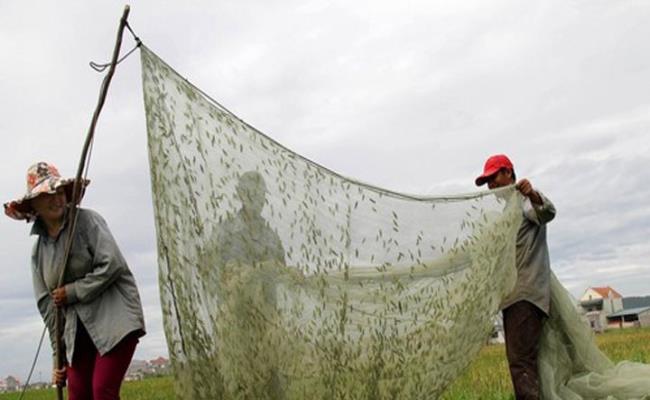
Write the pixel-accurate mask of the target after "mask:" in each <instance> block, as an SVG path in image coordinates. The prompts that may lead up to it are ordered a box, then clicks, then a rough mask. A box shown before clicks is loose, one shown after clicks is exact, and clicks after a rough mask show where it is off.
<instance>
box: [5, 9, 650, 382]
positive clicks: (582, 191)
mask: <svg viewBox="0 0 650 400" xmlns="http://www.w3.org/2000/svg"><path fill="white" fill-rule="evenodd" d="M123 6H124V4H123V3H119V2H114V1H94V2H85V1H81V0H79V1H58V2H36V1H29V0H25V1H20V2H17V1H15V2H10V1H4V2H0V52H2V54H3V60H2V62H0V110H1V111H0V115H1V116H2V117H1V118H0V135H2V141H3V143H4V145H3V146H1V148H0V158H1V159H2V166H3V172H2V173H1V174H0V194H1V195H2V198H0V200H2V202H6V201H9V200H12V199H15V198H18V197H21V196H22V195H23V194H24V192H25V172H26V170H27V167H28V166H29V165H31V164H32V163H34V162H36V161H41V160H43V161H49V162H52V163H54V164H55V165H57V166H58V167H59V170H60V171H61V173H62V174H64V175H68V176H73V175H74V174H75V172H76V169H77V164H78V162H79V157H80V153H81V149H82V146H83V141H84V139H85V136H86V132H87V129H88V126H89V124H90V120H91V115H92V112H93V110H94V108H95V104H96V101H97V96H98V93H99V85H100V83H101V80H102V78H103V75H102V74H99V73H97V72H95V71H93V70H92V69H91V68H89V66H88V62H89V61H95V62H107V61H109V59H110V56H111V52H112V49H113V45H114V40H115V34H116V31H117V26H118V22H119V18H120V16H121V15H122V11H123ZM648 20H650V3H649V2H647V1H640V0H639V1H634V0H629V1H624V2H623V1H605V0H543V1H542V0H537V1H527V2H521V1H517V0H490V1H485V0H466V1H465V0H464V1H441V0H422V1H415V0H414V1H402V2H389V1H383V0H381V1H377V0H373V1H370V0H359V1H355V2H349V1H344V0H332V1H323V0H320V1H314V0H301V1H298V0H286V1H282V2H269V1H262V0H258V1H247V0H243V1H237V2H213V1H192V2H172V1H134V2H132V3H131V14H130V17H129V21H130V24H131V26H132V28H133V30H134V31H135V32H136V33H137V35H138V36H139V37H140V38H141V39H142V41H143V42H144V43H145V44H146V45H147V46H148V47H149V48H150V49H152V50H153V51H154V52H156V53H157V54H158V55H159V56H160V57H161V58H163V59H164V60H165V61H167V62H168V63H169V64H170V65H172V66H173V67H174V68H175V69H176V70H177V71H179V72H180V73H181V74H183V75H184V76H185V77H186V78H188V79H189V80H190V81H191V82H192V83H194V84H195V85H196V86H198V87H200V88H201V89H203V90H204V91H205V92H207V93H209V94H210V95H211V96H212V97H214V98H215V99H217V100H218V101H219V102H220V103H221V104H223V105H225V106H226V107H228V108H229V109H230V110H231V111H233V112H234V113H235V114H237V115H238V116H239V117H240V118H242V119H244V120H245V121H247V122H248V123H250V124H251V125H253V126H255V127H256V128H258V129H260V130H261V131H263V132H265V133H266V134H268V135H269V136H271V137H272V138H273V139H275V140H277V141H279V142H280V143H282V144H283V145H285V146H287V147H288V148H290V149H292V150H294V151H296V152H298V153H300V154H302V155H304V156H306V157H308V158H310V159H312V160H314V161H316V162H318V163H320V164H322V165H324V166H326V167H328V168H330V169H332V170H334V171H336V172H339V173H341V174H343V175H345V176H349V177H353V178H355V179H358V180H361V181H365V182H368V183H371V184H374V185H377V186H381V187H385V188H388V189H391V190H395V191H402V192H407V193H414V194H430V195H444V194H454V193H467V192H472V191H475V190H477V188H476V187H474V186H473V181H474V178H475V177H476V176H477V175H478V174H479V173H480V172H481V170H482V166H483V163H484V161H485V159H486V158H487V157H488V156H489V155H491V154H495V153H506V154H508V155H509V156H510V158H511V159H512V161H513V162H514V165H515V169H516V171H517V175H518V177H520V178H523V177H526V178H528V179H530V181H531V182H532V184H533V186H534V187H535V188H537V189H538V190H540V191H542V192H544V193H545V194H546V195H547V196H548V197H549V198H550V199H551V200H552V201H553V202H554V203H555V206H556V208H557V210H558V214H557V217H556V219H555V220H554V221H553V222H551V224H550V225H549V228H548V230H549V232H548V235H549V247H550V253H551V261H552V268H553V270H554V272H555V273H556V274H557V276H558V277H559V279H560V281H561V282H562V283H563V284H564V285H565V287H566V288H567V289H568V290H569V291H570V292H571V293H572V294H573V295H574V296H576V297H579V296H580V295H581V294H582V293H583V292H584V291H585V289H586V288H587V287H589V286H605V285H611V286H612V287H613V288H615V289H616V290H617V291H618V292H620V293H621V294H623V296H641V295H650V243H649V240H650V239H649V238H650V202H649V201H648V199H649V198H650V185H648V182H650V139H649V138H648V134H649V133H650V132H648V131H649V128H650V51H648V43H647V38H648V37H650V24H648V23H647V21H648ZM133 44H134V42H133V39H132V38H131V37H130V36H129V34H128V33H125V36H124V43H123V51H126V50H129V49H130V48H131V47H132V46H133ZM145 127H146V126H145V116H144V105H143V100H142V86H141V81H140V60H139V53H138V52H136V53H134V54H133V55H132V56H130V57H129V58H127V59H126V60H125V61H124V62H123V63H122V64H120V65H119V66H118V69H117V72H116V74H115V77H114V79H113V83H112V84H111V87H110V90H109V96H108V99H107V102H106V105H105V107H104V110H103V112H102V115H101V117H100V120H99V124H98V127H97V131H96V139H95V144H94V147H93V153H92V160H91V166H90V171H89V178H90V179H91V180H92V184H91V186H90V188H89V190H88V192H87V195H86V196H85V198H84V201H83V206H84V207H88V208H92V209H95V210H97V211H98V212H100V213H101V214H102V215H103V216H104V217H105V218H106V220H107V221H108V223H109V226H110V228H111V230H112V232H113V235H114V236H115V237H116V239H117V241H118V244H119V245H120V247H121V249H122V252H123V253H124V255H125V257H126V259H127V260H128V262H129V265H130V267H131V269H132V271H133V273H134V275H135V277H136V280H137V282H138V286H139V289H140V293H141V297H142V301H143V307H144V312H145V318H146V324H147V331H148V334H147V336H145V337H143V338H142V339H141V342H140V345H139V347H138V349H137V351H136V355H135V358H137V359H152V358H155V357H157V356H159V355H163V356H166V355H167V350H166V344H165V338H164V333H163V331H162V313H161V311H160V301H159V297H158V284H157V255H156V246H155V228H154V219H153V210H152V201H151V187H150V179H149V163H148V158H147V145H146V130H145ZM29 228H30V226H29V225H27V224H25V223H23V222H17V221H14V220H11V219H9V218H0V237H1V238H2V240H0V259H1V260H2V261H1V262H0V276H2V278H1V279H0V354H2V357H0V377H3V378H4V377H6V376H7V375H13V376H16V377H19V378H20V379H24V378H25V377H26V375H27V372H28V371H29V367H30V365H31V361H32V358H33V356H34V353H35V351H36V348H37V345H38V339H39V337H40V333H41V331H42V328H43V323H42V321H41V319H40V316H39V314H38V311H37V309H36V305H35V301H34V298H33V294H32V287H31V275H30V274H31V273H30V266H29V254H30V249H31V246H32V243H33V237H30V236H29ZM50 354H51V353H50V350H49V344H48V343H46V344H44V347H43V351H42V354H41V356H40V360H39V363H38V366H37V369H36V373H35V376H34V378H33V380H34V381H39V380H45V379H48V378H49V374H50V370H49V368H50V366H51V358H50Z"/></svg>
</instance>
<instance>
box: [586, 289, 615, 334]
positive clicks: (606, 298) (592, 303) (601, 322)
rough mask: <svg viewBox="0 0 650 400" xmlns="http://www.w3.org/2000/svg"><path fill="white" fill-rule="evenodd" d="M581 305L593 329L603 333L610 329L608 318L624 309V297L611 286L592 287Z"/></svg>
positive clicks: (587, 291)
mask: <svg viewBox="0 0 650 400" xmlns="http://www.w3.org/2000/svg"><path fill="white" fill-rule="evenodd" d="M579 304H580V307H582V309H583V310H584V312H585V317H586V318H587V320H588V321H589V325H591V329H593V330H594V331H596V332H602V331H604V330H605V329H607V328H608V321H607V316H608V315H609V314H613V313H615V312H617V311H620V310H622V309H623V296H621V294H620V293H619V292H617V291H616V290H614V289H612V288H611V287H610V286H605V287H590V288H588V289H587V290H586V291H585V293H584V294H583V295H582V297H580V303H579Z"/></svg>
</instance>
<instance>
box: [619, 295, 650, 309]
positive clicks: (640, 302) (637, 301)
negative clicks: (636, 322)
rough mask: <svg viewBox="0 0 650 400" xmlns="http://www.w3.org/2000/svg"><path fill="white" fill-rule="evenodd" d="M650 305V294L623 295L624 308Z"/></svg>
mask: <svg viewBox="0 0 650 400" xmlns="http://www.w3.org/2000/svg"><path fill="white" fill-rule="evenodd" d="M636 307H650V296H630V297H623V308H636Z"/></svg>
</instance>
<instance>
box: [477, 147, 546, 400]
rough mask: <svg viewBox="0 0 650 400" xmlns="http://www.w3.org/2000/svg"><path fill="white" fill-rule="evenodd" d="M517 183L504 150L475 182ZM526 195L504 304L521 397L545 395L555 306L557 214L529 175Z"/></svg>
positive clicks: (524, 183)
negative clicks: (552, 227)
mask: <svg viewBox="0 0 650 400" xmlns="http://www.w3.org/2000/svg"><path fill="white" fill-rule="evenodd" d="M515 182H516V175H515V170H514V167H513V165H512V162H511V161H510V159H508V157H507V156H505V155H503V154H497V155H494V156H491V157H490V158H488V159H487V161H486V162H485V166H484V167H483V174H482V175H481V176H479V177H478V178H476V181H475V183H476V185H477V186H482V185H484V184H485V183H487V185H488V188H490V189H496V188H500V187H503V186H508V185H512V184H514V183H515ZM516 188H517V190H519V192H520V193H521V194H522V195H523V196H524V197H525V200H524V207H523V212H524V219H523V222H522V224H521V227H520V228H519V232H518V235H517V254H516V263H517V283H516V285H515V289H514V290H513V292H512V293H511V294H510V295H508V297H507V298H506V299H505V300H504V301H503V303H502V304H501V308H502V310H503V326H504V330H505V336H506V353H507V356H508V365H509V367H510V375H511V377H512V384H513V386H514V388H515V395H516V398H517V400H532V399H539V398H540V386H539V374H538V368H537V355H538V351H539V342H540V338H541V333H542V326H543V323H544V320H545V319H546V318H547V317H548V313H549V307H550V296H551V290H550V277H551V268H550V261H549V255H548V245H547V243H546V224H547V223H548V222H550V221H551V220H552V219H553V218H554V217H555V207H554V206H553V203H551V201H550V200H549V199H548V198H546V197H545V196H544V195H543V194H542V193H540V192H539V191H537V190H536V189H534V188H533V186H532V184H531V183H530V182H529V181H528V179H522V180H520V181H519V182H517V183H516Z"/></svg>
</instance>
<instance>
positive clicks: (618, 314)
mask: <svg viewBox="0 0 650 400" xmlns="http://www.w3.org/2000/svg"><path fill="white" fill-rule="evenodd" d="M647 311H650V307H636V308H628V309H625V310H620V311H616V312H615V313H612V314H609V315H608V316H607V318H613V317H622V316H624V315H634V314H642V313H644V312H647Z"/></svg>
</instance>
